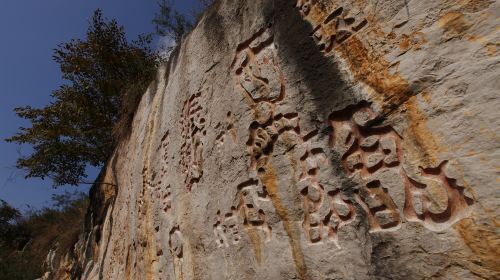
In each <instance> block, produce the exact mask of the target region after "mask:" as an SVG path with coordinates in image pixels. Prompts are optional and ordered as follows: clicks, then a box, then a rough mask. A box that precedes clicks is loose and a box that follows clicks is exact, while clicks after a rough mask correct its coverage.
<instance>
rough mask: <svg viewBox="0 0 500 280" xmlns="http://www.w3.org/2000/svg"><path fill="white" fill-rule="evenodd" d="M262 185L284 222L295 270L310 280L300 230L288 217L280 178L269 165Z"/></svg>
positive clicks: (301, 277) (263, 175) (262, 178)
mask: <svg viewBox="0 0 500 280" xmlns="http://www.w3.org/2000/svg"><path fill="white" fill-rule="evenodd" d="M260 177H261V180H262V184H263V185H264V186H266V189H267V191H268V193H269V196H270V198H271V201H272V203H273V206H274V208H275V209H276V212H277V214H278V216H280V218H281V221H283V227H284V228H285V231H286V233H287V235H288V240H289V242H290V247H291V249H292V257H293V261H294V262H295V268H296V270H297V274H298V275H299V277H300V279H309V277H308V276H307V266H306V263H305V261H304V256H303V253H302V250H301V247H300V234H299V232H298V229H297V228H295V227H294V226H293V224H292V223H291V222H290V219H289V217H288V210H287V208H286V207H285V206H284V205H283V202H282V201H281V198H280V196H279V188H278V178H277V177H276V172H275V171H274V168H273V166H272V165H271V164H268V165H267V167H266V171H265V173H264V174H262V175H261V176H260Z"/></svg>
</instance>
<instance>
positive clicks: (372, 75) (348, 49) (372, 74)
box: [336, 36, 410, 112]
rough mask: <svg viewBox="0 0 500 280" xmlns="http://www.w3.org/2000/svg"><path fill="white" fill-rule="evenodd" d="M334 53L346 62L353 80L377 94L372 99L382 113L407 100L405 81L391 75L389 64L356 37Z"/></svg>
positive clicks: (395, 75) (407, 88)
mask: <svg viewBox="0 0 500 280" xmlns="http://www.w3.org/2000/svg"><path fill="white" fill-rule="evenodd" d="M336 51H337V52H338V53H339V55H340V56H341V57H342V58H343V59H344V60H345V61H346V62H347V64H348V65H349V68H350V70H351V73H352V74H353V76H354V78H355V79H356V80H358V81H361V82H363V83H364V84H366V85H367V86H369V87H370V88H371V89H373V90H374V91H375V92H376V93H377V95H375V96H373V98H374V99H375V100H377V101H379V102H380V103H381V104H382V109H383V110H384V111H386V112H387V111H389V110H390V109H392V108H394V107H395V106H398V105H400V104H402V103H403V102H404V101H405V100H407V99H408V97H409V95H410V92H409V87H408V83H407V82H406V80H405V79H403V78H402V77H401V76H400V75H399V73H394V74H391V73H390V70H389V68H390V64H389V62H387V61H386V60H384V59H383V58H382V57H381V56H379V55H377V53H376V52H375V51H374V50H372V49H368V48H367V47H365V46H364V45H363V43H362V42H361V41H360V40H359V39H358V38H356V36H353V37H351V38H349V39H348V40H347V41H346V42H345V43H344V44H342V45H340V46H338V47H337V48H336Z"/></svg>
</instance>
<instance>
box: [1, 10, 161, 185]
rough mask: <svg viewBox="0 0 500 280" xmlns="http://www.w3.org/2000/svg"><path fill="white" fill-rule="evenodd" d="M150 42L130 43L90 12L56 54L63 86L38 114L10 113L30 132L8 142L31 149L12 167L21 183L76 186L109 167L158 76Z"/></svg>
mask: <svg viewBox="0 0 500 280" xmlns="http://www.w3.org/2000/svg"><path fill="white" fill-rule="evenodd" d="M150 43H151V36H143V35H141V36H139V37H138V39H137V40H135V41H132V42H129V41H128V40H127V38H126V36H125V32H124V28H123V27H122V26H120V25H119V24H118V23H117V22H116V20H108V19H106V18H104V17H103V15H102V12H101V10H96V11H95V12H94V15H93V17H92V19H91V21H90V25H89V27H88V30H87V33H86V38H85V39H73V40H71V41H69V42H67V43H64V44H60V45H58V47H57V48H56V49H54V55H53V60H54V61H55V62H57V63H58V64H59V66H60V70H61V72H62V78H63V79H64V80H66V81H67V83H65V84H64V85H62V86H60V87H59V88H58V89H57V90H55V91H53V93H52V95H51V96H52V101H51V102H50V104H48V105H47V106H45V107H43V108H33V107H31V106H25V107H19V108H15V112H16V113H17V115H18V116H19V117H21V118H24V119H26V120H28V121H29V122H30V123H31V127H21V128H20V131H19V132H18V133H17V134H16V135H14V136H12V137H11V138H9V139H6V140H7V141H8V142H15V143H18V144H30V145H32V146H33V151H32V153H31V154H30V155H28V156H25V157H21V158H19V159H18V161H17V167H18V168H21V169H24V170H26V171H27V176H26V177H41V178H42V179H43V178H45V177H49V178H51V179H53V182H54V185H55V186H60V185H64V184H70V185H78V184H79V183H81V182H82V179H83V178H85V177H86V173H85V169H86V166H87V165H88V164H90V165H92V166H95V167H98V166H102V165H103V164H104V163H105V162H106V161H107V159H108V157H109V156H110V155H111V153H112V152H113V150H114V148H115V146H116V144H117V142H118V138H119V136H121V135H123V131H126V130H127V128H128V126H129V125H130V121H131V118H132V117H133V113H134V112H135V108H136V105H137V103H138V100H140V96H141V95H142V93H143V92H144V91H145V88H146V87H147V85H148V84H149V82H150V81H151V80H152V77H153V75H154V73H155V71H156V65H155V61H156V55H155V54H154V52H153V51H152V50H151V49H150V47H149V45H150ZM129 103H133V105H132V106H131V105H130V104H129ZM123 108H126V109H123ZM117 128H120V129H117Z"/></svg>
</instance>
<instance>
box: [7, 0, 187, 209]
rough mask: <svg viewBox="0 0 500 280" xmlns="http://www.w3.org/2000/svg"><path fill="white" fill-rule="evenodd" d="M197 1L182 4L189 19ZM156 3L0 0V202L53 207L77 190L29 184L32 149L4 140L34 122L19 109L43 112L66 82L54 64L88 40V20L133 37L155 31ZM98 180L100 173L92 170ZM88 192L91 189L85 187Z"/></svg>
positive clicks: (22, 206)
mask: <svg viewBox="0 0 500 280" xmlns="http://www.w3.org/2000/svg"><path fill="white" fill-rule="evenodd" d="M196 2H197V1H196V0H176V1H174V5H175V7H176V9H177V10H179V11H180V12H182V13H184V14H186V15H189V14H190V11H191V9H192V8H193V7H196ZM157 7H158V6H157V1H156V0H100V1H98V0H43V1H41V0H2V1H0V139H1V140H0V199H3V200H6V201H7V202H8V203H10V204H11V205H12V206H14V207H17V208H20V209H23V210H26V209H27V206H26V205H30V206H33V207H35V208H40V207H42V206H49V205H50V198H51V196H52V194H53V193H61V192H63V191H64V190H70V191H74V190H75V188H74V187H63V188H59V189H57V190H55V189H53V188H52V182H51V181H50V180H49V179H45V180H44V181H42V180H40V179H27V180H25V179H24V174H23V173H22V172H20V171H19V170H16V169H15V167H14V166H15V162H16V159H17V158H18V155H19V153H21V154H26V153H29V151H30V149H29V147H19V146H18V145H16V144H9V143H6V142H5V141H3V139H5V138H7V137H10V136H12V135H14V134H15V133H16V132H17V131H18V127H20V126H27V125H28V123H27V122H25V121H23V120H21V119H19V118H18V117H17V116H16V115H15V113H14V112H13V108H15V107H19V106H25V105H31V106H35V107H42V106H44V105H45V104H47V103H49V102H50V96H49V95H50V93H51V92H52V90H54V89H56V88H57V87H58V86H59V85H60V84H61V83H62V80H61V78H60V72H59V68H58V65H57V64H56V63H54V62H53V61H52V50H53V48H54V47H56V46H57V44H59V43H62V42H66V41H69V40H70V39H73V38H83V36H84V34H85V31H86V29H87V26H88V20H89V19H90V17H91V16H92V14H93V11H94V10H95V9H97V8H101V9H102V10H103V14H104V16H106V17H107V18H115V19H116V20H117V21H118V23H120V24H121V25H123V26H124V27H125V32H126V33H127V35H128V36H129V38H135V37H136V36H137V35H138V34H140V33H149V32H153V31H154V26H153V24H152V23H151V19H152V18H153V17H154V14H155V13H156V12H157V10H158V8H157ZM90 173H91V174H90V176H89V179H94V178H95V176H96V174H97V173H98V172H97V170H90ZM79 190H81V191H88V187H80V188H79Z"/></svg>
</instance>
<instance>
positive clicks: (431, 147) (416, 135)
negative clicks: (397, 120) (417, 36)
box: [404, 96, 446, 166]
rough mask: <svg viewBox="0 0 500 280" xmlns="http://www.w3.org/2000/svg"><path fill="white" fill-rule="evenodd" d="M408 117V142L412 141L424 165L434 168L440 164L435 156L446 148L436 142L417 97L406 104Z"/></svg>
mask: <svg viewBox="0 0 500 280" xmlns="http://www.w3.org/2000/svg"><path fill="white" fill-rule="evenodd" d="M404 109H406V115H407V117H408V124H409V126H408V129H407V133H406V134H407V135H408V136H409V137H407V139H408V140H410V141H412V142H413V143H412V146H413V147H415V148H416V149H417V151H418V157H417V158H421V160H422V161H423V163H424V164H425V165H428V166H434V165H436V164H438V163H439V159H438V158H437V157H436V156H435V155H437V154H438V153H439V152H441V151H445V150H446V148H445V147H443V146H441V145H439V144H438V143H437V141H436V140H435V137H434V135H433V133H432V132H431V131H430V129H429V128H428V127H427V116H426V115H425V114H424V113H423V112H422V111H421V109H420V107H419V105H418V101H417V97H416V96H413V97H411V98H410V99H409V100H408V102H406V103H405V104H404Z"/></svg>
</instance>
